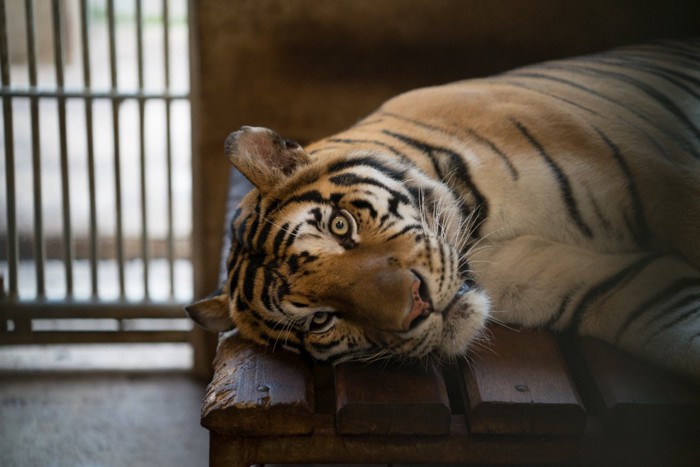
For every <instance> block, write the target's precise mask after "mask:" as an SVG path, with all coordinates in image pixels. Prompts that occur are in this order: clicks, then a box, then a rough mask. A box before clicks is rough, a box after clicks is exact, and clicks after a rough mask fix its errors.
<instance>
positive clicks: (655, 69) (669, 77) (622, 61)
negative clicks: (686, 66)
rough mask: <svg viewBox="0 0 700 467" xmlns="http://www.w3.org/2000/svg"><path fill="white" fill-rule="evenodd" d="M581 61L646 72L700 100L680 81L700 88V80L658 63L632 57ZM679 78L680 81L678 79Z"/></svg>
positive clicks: (699, 97)
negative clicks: (645, 61) (642, 61)
mask: <svg viewBox="0 0 700 467" xmlns="http://www.w3.org/2000/svg"><path fill="white" fill-rule="evenodd" d="M581 61H585V62H591V63H596V64H600V65H607V66H612V67H618V68H624V69H629V68H633V69H635V70H639V71H642V72H645V73H647V74H650V75H652V76H654V77H656V78H658V79H661V80H664V81H666V82H669V83H671V84H673V85H674V86H676V87H678V88H680V89H683V90H684V91H685V92H687V93H688V94H690V95H691V96H693V97H694V98H695V99H700V94H698V93H697V92H696V91H695V90H694V89H692V88H691V87H689V86H688V85H686V84H684V83H682V82H681V81H679V80H678V79H680V80H683V81H687V82H690V83H692V84H694V85H695V86H696V87H697V86H700V79H698V78H696V77H694V76H691V75H689V74H686V73H683V72H680V71H677V70H673V69H670V68H665V67H662V66H659V65H658V64H657V63H656V62H652V64H649V63H640V62H639V61H638V60H637V61H635V60H632V59H631V57H619V58H618V57H591V58H587V59H583V60H581ZM676 78H678V79H676Z"/></svg>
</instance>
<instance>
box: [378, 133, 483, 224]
mask: <svg viewBox="0 0 700 467" xmlns="http://www.w3.org/2000/svg"><path fill="white" fill-rule="evenodd" d="M383 132H384V133H385V134H387V135H389V136H391V137H393V138H396V139H398V140H399V141H402V142H403V143H405V144H407V145H408V146H410V147H413V148H414V149H417V150H418V151H420V152H422V153H423V154H425V155H426V156H427V157H428V158H429V159H430V160H431V161H432V163H433V166H434V167H435V168H436V172H437V173H438V175H439V176H440V179H441V181H443V182H444V183H445V184H446V185H447V186H448V188H449V189H450V191H451V192H452V194H453V195H454V196H455V199H456V200H458V201H459V202H460V204H461V210H462V214H463V215H464V216H465V217H468V216H469V215H470V214H472V212H473V211H477V212H476V217H477V222H476V225H477V227H476V228H475V229H474V237H479V227H480V226H481V225H482V223H483V220H484V219H486V218H487V217H488V211H489V207H488V201H486V198H485V197H484V195H483V194H482V193H481V192H480V191H479V189H478V188H477V187H476V185H475V184H474V182H473V181H472V179H471V175H470V173H469V167H468V166H467V164H466V162H465V161H464V160H463V159H462V157H461V156H460V155H459V154H457V153H456V152H454V151H451V150H449V149H447V148H444V147H440V146H432V145H430V144H427V143H425V142H423V141H419V140H416V139H414V138H411V137H409V136H406V135H403V134H400V133H394V132H392V131H389V130H383ZM440 155H444V156H447V159H448V160H447V164H449V165H450V170H448V171H447V172H448V173H452V172H453V171H454V173H455V174H456V177H455V178H456V180H458V181H459V182H461V183H463V184H464V186H465V187H466V189H467V193H470V194H471V195H472V196H473V197H474V200H475V205H474V206H473V207H472V208H471V209H470V208H469V206H467V205H466V204H465V203H464V200H463V197H461V196H459V194H458V193H456V192H455V191H454V188H453V187H452V186H451V185H450V183H449V182H450V181H451V180H445V175H444V174H443V173H442V170H441V169H440V165H439V161H438V157H439V156H440Z"/></svg>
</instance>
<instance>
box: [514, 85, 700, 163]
mask: <svg viewBox="0 0 700 467" xmlns="http://www.w3.org/2000/svg"><path fill="white" fill-rule="evenodd" d="M510 76H520V77H524V78H532V79H540V80H547V81H553V82H555V83H559V84H563V85H566V86H570V87H573V88H575V89H578V90H580V91H582V92H585V93H587V94H590V95H593V96H596V97H598V98H600V99H603V100H605V101H608V102H610V103H612V104H615V105H616V106H618V107H620V108H622V109H624V110H625V111H627V112H629V113H631V114H632V115H634V116H636V117H637V118H639V119H640V120H643V121H644V122H646V123H647V124H649V125H650V126H651V127H652V128H655V129H657V130H659V131H661V132H662V133H663V134H665V135H666V136H667V137H668V138H669V139H671V140H672V141H674V142H675V143H676V144H677V145H678V146H679V147H681V148H682V149H683V150H685V151H686V152H688V153H689V154H690V155H691V156H693V157H694V158H696V159H699V158H700V153H698V152H697V150H696V149H695V148H694V147H693V146H692V145H691V144H690V143H689V142H688V141H686V140H685V138H683V137H682V136H681V135H679V134H677V133H674V132H672V131H669V130H668V129H666V128H664V127H663V126H659V122H658V121H656V120H654V119H652V118H649V117H647V116H646V115H644V114H642V113H641V112H639V111H638V110H637V109H635V108H633V107H629V106H627V105H625V104H624V103H622V102H620V101H619V100H617V99H614V98H612V97H610V96H607V95H605V94H601V93H600V92H598V91H596V90H593V89H591V88H589V87H586V86H583V85H581V84H579V83H576V82H574V81H569V80H567V79H563V78H560V77H558V76H551V75H547V74H543V73H527V72H512V74H511V75H510Z"/></svg>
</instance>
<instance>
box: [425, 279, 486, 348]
mask: <svg viewBox="0 0 700 467" xmlns="http://www.w3.org/2000/svg"><path fill="white" fill-rule="evenodd" d="M490 309H491V302H490V300H489V298H488V296H487V295H486V293H484V292H483V291H481V290H478V289H471V290H468V291H466V292H463V293H461V294H460V293H459V292H458V294H457V296H456V298H455V299H454V300H453V301H452V302H450V304H449V305H448V306H447V307H445V310H443V311H442V332H441V338H440V342H439V344H438V347H437V348H436V349H435V351H436V353H437V354H438V355H440V357H441V358H446V359H455V358H458V357H462V356H464V355H466V353H467V352H468V350H469V349H470V346H471V344H472V343H473V342H474V341H476V340H478V339H480V338H481V337H482V336H483V332H484V329H485V327H486V322H487V321H488V316H489V311H490Z"/></svg>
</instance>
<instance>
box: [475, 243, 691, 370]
mask: <svg viewBox="0 0 700 467" xmlns="http://www.w3.org/2000/svg"><path fill="white" fill-rule="evenodd" d="M470 262H471V265H472V268H473V269H474V270H475V272H476V280H477V282H478V283H479V284H481V285H482V287H484V289H485V290H486V291H487V292H488V293H489V295H490V296H491V299H492V303H493V307H492V309H493V311H492V315H493V318H494V319H495V320H498V321H503V322H506V323H512V324H518V325H523V326H528V327H548V328H551V329H553V330H557V331H562V330H567V329H572V330H575V331H577V332H578V333H579V334H580V335H584V336H592V337H596V338H599V339H602V340H605V341H607V342H609V343H611V344H613V345H616V346H618V347H620V348H622V349H625V350H627V351H628V352H631V353H632V354H635V355H637V356H639V357H642V358H644V359H645V360H647V361H651V362H654V363H656V364H658V365H661V366H663V367H666V368H668V369H671V370H672V371H674V372H676V373H680V374H683V375H685V376H687V377H690V378H691V379H694V380H695V381H697V382H700V271H699V270H698V269H696V268H695V267H694V266H693V265H691V264H690V263H689V262H688V261H687V260H686V259H684V258H683V257H681V256H675V255H660V254H654V253H627V254H601V253H598V252H593V251H589V250H585V249H582V248H578V247H574V246H569V245H564V244H560V243H555V242H552V241H549V240H546V239H542V238H539V237H530V236H525V237H518V238H514V239H512V240H508V241H504V242H499V243H496V244H492V245H489V246H488V247H484V248H482V249H481V251H480V252H478V253H477V254H475V256H474V257H473V258H472V259H471V261H470Z"/></svg>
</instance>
